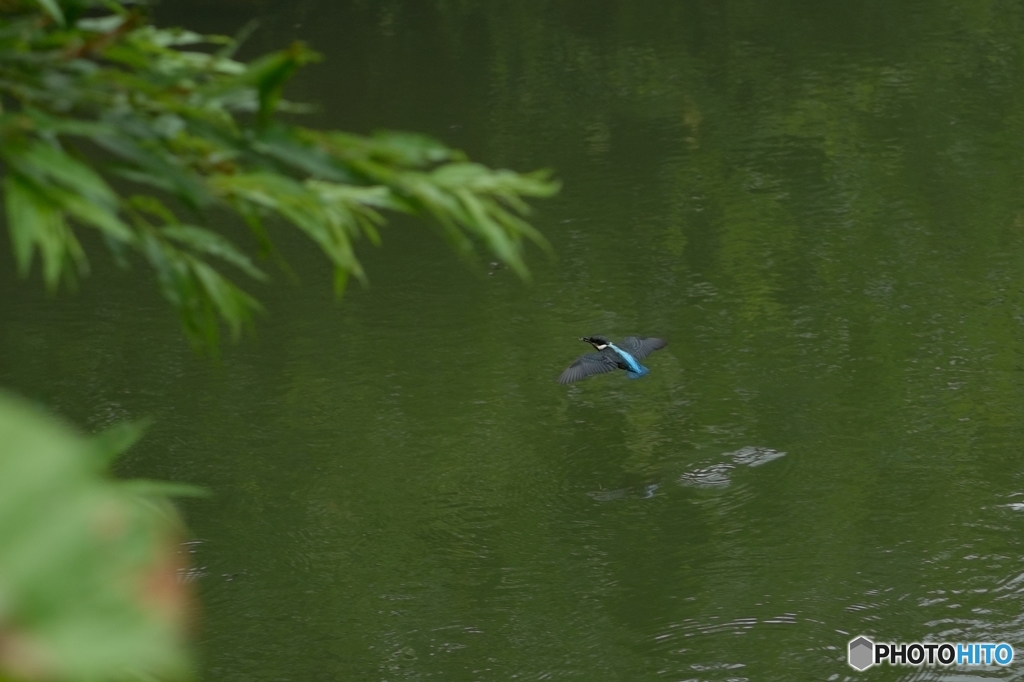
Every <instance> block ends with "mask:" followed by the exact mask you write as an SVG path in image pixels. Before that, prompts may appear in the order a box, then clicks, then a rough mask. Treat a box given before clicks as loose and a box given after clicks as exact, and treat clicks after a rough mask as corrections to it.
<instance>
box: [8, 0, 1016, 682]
mask: <svg viewBox="0 0 1024 682" xmlns="http://www.w3.org/2000/svg"><path fill="white" fill-rule="evenodd" d="M158 17H159V19H160V20H161V21H162V22H166V23H177V24H185V25H188V26H190V27H192V28H196V29H199V30H205V31H220V32H234V31H236V30H237V29H238V28H239V27H240V26H241V25H243V24H244V23H245V22H246V21H248V20H249V19H251V18H253V17H258V18H260V19H261V22H262V23H261V28H260V29H259V30H258V31H257V33H256V34H255V36H254V37H253V39H252V42H251V43H250V46H249V48H248V49H249V52H250V53H251V54H256V53H257V51H261V50H266V49H270V48H272V47H276V46H283V45H286V44H288V43H289V42H291V41H292V40H294V39H302V40H306V41H308V42H309V43H310V44H311V45H312V46H314V47H315V48H317V49H318V50H320V51H321V52H322V53H323V54H324V56H325V59H324V61H323V62H322V63H320V64H318V65H315V66H313V67H311V68H309V69H308V70H307V71H305V72H304V73H302V74H301V75H300V76H299V77H298V78H297V80H296V82H295V86H294V88H293V89H292V90H291V91H290V96H291V98H292V99H296V100H304V101H311V102H316V103H317V104H318V105H319V106H320V111H319V112H318V113H316V114H313V115H311V116H309V117H307V122H308V123H309V124H312V125H318V126H330V127H335V128H342V129H347V130H353V131H357V132H369V131H371V130H373V129H375V128H398V129H410V130H418V131H423V132H427V133H430V134H432V135H435V136H437V137H439V138H441V139H443V140H445V141H447V142H449V143H451V144H453V145H455V146H457V147H460V148H462V149H465V150H466V151H467V152H468V153H469V154H470V155H471V156H472V157H474V158H475V159H478V160H480V161H482V162H485V163H487V164H489V165H493V166H501V167H510V168H515V169H518V170H531V169H534V168H538V167H549V168H552V169H554V170H555V171H556V173H557V175H558V177H559V178H560V179H561V180H562V181H563V182H564V189H563V191H562V193H561V194H560V195H559V196H558V197H556V198H555V199H553V200H549V201H544V202H538V203H537V204H536V208H537V211H536V213H535V216H534V220H535V224H536V225H537V226H538V227H539V228H540V229H541V230H542V231H543V232H544V234H545V235H546V236H547V237H548V238H549V239H550V240H551V242H552V244H553V246H554V250H555V252H556V254H557V258H556V259H555V260H550V259H548V258H547V257H546V256H544V255H543V254H542V253H540V252H539V251H534V252H531V254H530V257H529V262H530V264H531V266H532V269H533V274H534V280H533V282H532V283H530V284H524V283H523V282H521V281H519V280H518V279H517V278H516V277H515V276H514V275H513V274H512V273H511V272H509V271H508V270H505V269H502V268H492V267H490V266H489V265H488V264H487V263H486V261H485V262H484V263H483V265H482V266H481V267H480V268H478V270H476V271H474V270H472V269H469V268H467V267H464V266H463V265H461V264H460V263H459V262H458V261H457V259H456V258H455V257H454V256H453V255H452V253H451V252H450V251H449V249H448V248H447V247H446V246H445V245H444V243H443V242H442V240H441V239H439V238H438V237H437V236H436V235H435V234H433V233H432V232H431V231H430V230H429V229H426V228H424V227H423V226H421V225H418V224H416V223H413V222H410V221H398V222H396V223H395V224H394V225H393V226H392V227H391V228H389V229H387V230H386V232H385V234H384V240H385V244H384V247H383V248H381V249H374V248H372V247H370V246H369V245H365V246H364V247H363V248H362V249H361V251H360V255H361V257H362V258H363V260H364V263H365V265H366V267H367V270H368V272H369V275H370V279H371V284H370V286H369V288H366V289H361V288H359V287H357V286H356V287H352V288H350V290H349V292H348V293H347V294H346V297H345V299H344V300H343V301H342V302H341V303H336V302H335V301H334V300H333V297H332V294H331V287H330V281H329V271H328V268H327V266H326V264H325V262H324V259H323V258H322V257H320V256H318V254H317V253H316V251H315V249H313V248H312V247H310V246H309V245H307V244H304V243H302V242H301V241H300V240H297V239H296V240H294V241H288V239H287V238H286V239H285V243H284V247H283V248H284V251H285V254H286V256H287V257H288V258H289V259H290V260H291V261H292V263H293V264H294V265H295V268H296V270H297V272H298V275H299V279H298V282H291V281H289V279H288V278H287V277H286V276H278V277H276V278H275V279H276V281H275V283H274V284H272V285H270V286H256V287H249V290H250V291H252V292H253V293H255V294H257V295H258V296H259V297H261V299H262V300H263V301H264V302H265V303H266V304H267V307H268V315H267V316H266V318H265V319H263V320H262V321H261V322H260V323H259V327H258V334H257V336H256V337H255V338H249V339H246V340H244V341H242V342H241V343H240V344H238V345H235V346H229V347H227V348H225V350H224V353H223V358H222V359H221V361H220V362H219V363H214V362H210V361H209V360H206V359H203V358H199V357H196V356H194V355H193V354H192V353H191V351H190V349H189V348H188V346H187V344H186V342H185V340H184V338H183V337H182V335H181V334H180V332H179V330H178V328H177V327H176V321H175V320H174V318H173V314H172V313H171V311H170V310H169V309H168V307H167V306H166V305H165V304H164V303H163V302H162V301H161V300H160V299H159V297H158V296H157V294H156V293H155V291H154V290H153V289H154V287H152V286H151V285H150V284H149V283H148V281H146V280H145V279H144V274H145V273H144V271H143V270H138V271H136V272H135V273H123V272H120V271H117V270H116V269H114V268H112V267H111V266H110V265H109V263H108V262H107V261H108V259H107V258H106V257H105V256H104V255H103V254H102V251H101V250H99V249H93V253H94V254H95V256H94V258H93V261H94V264H95V270H96V272H95V273H94V275H93V276H92V277H91V278H90V279H88V280H86V282H85V283H84V285H83V286H82V287H81V290H80V291H79V293H77V294H76V295H64V296H60V297H58V298H52V297H48V296H46V295H44V294H43V293H41V291H40V290H41V288H42V287H41V285H40V283H39V282H38V280H37V279H33V280H31V281H29V282H18V281H16V280H15V279H14V277H13V275H12V273H11V270H12V264H11V259H10V254H9V250H8V247H7V246H6V245H4V246H3V247H0V248H2V249H3V253H2V254H0V256H2V260H0V284H2V286H3V290H4V291H5V292H6V294H4V295H3V296H2V297H0V320H2V322H0V382H2V383H3V384H4V385H6V386H9V387H12V388H14V389H16V390H18V391H19V392H21V393H22V394H25V395H28V396H31V397H33V398H36V399H39V400H42V401H44V402H46V403H47V404H49V405H51V406H53V407H54V408H55V409H56V410H58V411H59V412H61V413H62V414H64V415H66V416H68V417H69V418H71V419H73V420H74V421H76V422H77V423H79V424H81V425H82V426H83V427H84V428H87V429H89V430H96V429H100V428H102V427H104V426H106V425H108V424H111V423H113V422H115V421H118V420H120V419H124V418H139V417H146V416H149V417H152V418H153V419H154V420H155V425H154V426H153V428H152V429H151V430H150V433H149V435H148V436H147V438H146V439H145V440H144V441H143V442H142V443H141V444H140V445H139V446H137V447H136V448H135V449H134V450H133V451H132V453H131V455H130V456H129V457H128V458H127V459H126V460H125V462H124V463H123V464H122V465H121V470H120V473H122V474H124V475H128V476H146V477H154V478H163V479H169V480H175V481H187V482H191V483H197V484H200V485H203V486H205V487H207V488H208V489H209V490H211V491H212V492H213V495H212V497H210V498H209V499H204V500H195V501H186V502H184V503H183V504H182V506H183V509H184V511H185V513H186V515H187V518H188V522H189V525H190V528H191V533H192V541H191V542H190V543H189V544H188V545H186V547H187V551H189V552H190V553H191V558H192V561H193V566H194V568H193V570H192V571H191V572H190V573H189V575H188V578H189V579H190V580H191V581H192V582H193V583H194V584H195V586H196V588H197V590H198V592H199V594H200V597H201V601H202V605H203V606H202V617H201V626H200V628H199V630H198V632H197V640H198V656H197V658H198V666H199V668H200V670H201V677H202V679H206V680H218V681H221V682H228V681H235V680H237V681H239V682H241V681H246V682H251V681H254V680H268V681H269V680H296V681H299V680H301V681H304V682H307V681H312V680H381V681H384V680H386V681H388V682H394V681H396V680H428V679H437V680H467V681H468V680H496V681H499V680H500V681H506V680H623V681H630V682H634V681H639V680H674V681H675V680H709V681H710V680H713V681H725V680H753V681H757V680H812V679H814V680H840V679H858V680H859V679H864V680H874V679H878V680H881V679H901V680H910V679H914V680H966V679H982V678H984V679H992V678H999V679H1022V678H1024V672H1021V671H1022V670H1024V669H1022V668H1020V667H1019V666H1018V667H1015V668H1011V669H1008V670H1005V669H994V668H959V669H956V668H951V669H942V668H937V667H932V668H926V669H923V670H920V671H918V670H915V669H912V668H898V669H897V668H887V667H883V668H881V669H879V668H873V669H871V670H868V671H866V672H864V673H856V672H854V671H853V670H852V669H851V668H849V667H848V666H847V664H846V646H847V642H848V641H849V640H850V639H852V638H853V637H855V636H857V635H861V634H863V635H868V636H871V637H873V638H875V639H876V640H878V641H902V642H912V641H921V640H931V641H943V640H950V641H1008V642H1010V643H1011V644H1014V645H1015V646H1017V647H1018V651H1021V650H1020V647H1021V646H1024V410H1022V399H1024V41H1022V39H1021V35H1022V31H1024V6H1022V5H1021V3H1019V2H1008V1H1000V0H995V1H991V0H986V1H980V0H977V1H975V0H957V1H955V2H954V1H953V0H920V1H918V0H907V1H904V2H900V3H893V2H884V1H882V0H867V1H865V2H857V3H838V2H824V3H823V2H813V1H811V0H793V1H792V2H785V3H763V2H757V1H755V0H735V1H733V0H730V1H728V2H722V1H721V0H706V1H694V0H685V1H680V2H669V1H661V2H654V1H652V0H641V1H637V0H587V1H586V2H584V1H582V0H576V1H570V0H564V1H556V0H549V1H546V2H525V1H517V2H513V1H511V0H508V1H505V0H502V1H497V0H496V1H494V2H482V1H477V0H434V1H433V2H417V1H414V0H387V1H384V2H368V1H365V0H364V1H361V2H355V1H353V2H328V1H326V0H322V1H317V0H301V1H300V0H287V1H286V0H276V1H271V0H266V1H263V2H243V1H241V0H234V1H228V0H219V1H218V2H209V1H204V2H198V1H196V2H186V1H184V0H166V2H164V4H163V5H161V7H160V8H159V10H158ZM590 334H605V335H608V336H610V337H612V338H621V337H622V336H626V335H630V334H639V335H646V336H661V337H664V338H665V339H668V341H669V345H668V347H667V348H665V349H664V350H662V351H659V352H657V353H655V354H653V355H652V356H650V357H649V358H648V359H647V360H646V361H645V364H646V365H647V366H648V367H649V368H650V370H651V372H650V374H649V375H648V376H646V377H644V378H643V379H642V380H638V381H629V380H627V379H626V377H625V376H624V374H623V373H621V372H618V373H616V374H614V375H604V376H599V377H594V378H591V379H589V380H587V381H585V382H582V383H579V384H573V385H570V386H561V385H558V384H557V383H556V382H555V379H556V378H557V377H558V375H559V373H560V372H561V371H562V370H563V369H564V368H565V366H567V365H568V364H569V363H570V362H571V361H572V360H573V359H574V358H575V357H576V356H577V355H579V354H580V353H582V352H584V351H586V350H587V347H586V346H585V345H584V344H582V343H580V342H579V341H578V340H577V337H579V336H584V335H590ZM1021 655H1024V653H1022V654H1021Z"/></svg>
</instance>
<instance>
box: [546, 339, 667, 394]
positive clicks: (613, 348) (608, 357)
mask: <svg viewBox="0 0 1024 682" xmlns="http://www.w3.org/2000/svg"><path fill="white" fill-rule="evenodd" d="M580 341H586V342H587V343H589V344H590V345H591V346H593V347H594V349H595V350H597V352H596V353H586V354H584V355H581V356H579V357H578V358H576V362H574V363H572V364H571V365H569V367H568V368H567V369H566V370H565V371H564V372H562V376H560V377H558V383H560V384H571V383H572V382H574V381H579V380H580V379H586V378H587V377H589V376H591V375H593V374H604V373H605V372H614V371H615V370H617V369H624V370H626V376H628V377H629V378H630V379H639V378H640V377H642V376H643V375H645V374H647V373H648V372H650V371H651V370H649V369H647V368H646V367H644V366H643V365H641V364H640V360H643V359H644V358H646V357H647V356H648V355H650V354H651V353H653V352H654V351H656V350H661V349H662V348H664V347H665V346H667V345H668V341H666V340H665V339H656V338H654V337H650V336H647V337H644V336H627V337H626V338H624V339H622V341H619V343H618V345H616V344H614V343H612V342H611V341H609V340H608V339H606V338H604V337H603V336H581V337H580Z"/></svg>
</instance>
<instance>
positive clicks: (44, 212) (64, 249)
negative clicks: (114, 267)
mask: <svg viewBox="0 0 1024 682" xmlns="http://www.w3.org/2000/svg"><path fill="white" fill-rule="evenodd" d="M4 202H5V203H6V207H7V229H8V230H9V231H10V233H11V242H12V244H13V246H14V255H15V259H16V260H17V263H18V270H19V271H20V272H21V273H22V274H23V275H24V274H27V273H28V271H29V268H30V267H31V265H32V254H33V253H34V252H35V250H36V249H37V248H38V250H39V253H40V255H41V257H42V261H43V263H42V264H43V281H45V282H46V286H47V288H49V289H50V290H54V289H56V288H57V285H59V284H60V280H61V278H62V277H73V276H74V275H75V274H81V273H83V272H84V271H85V269H86V268H87V263H86V259H85V252H84V251H83V250H82V247H81V245H80V244H79V243H78V240H77V239H76V238H75V236H74V234H73V233H72V232H71V231H70V230H69V229H68V225H67V221H65V219H64V213H63V211H61V209H60V207H59V206H56V205H54V204H53V203H52V202H51V201H49V200H48V199H47V198H46V197H45V196H43V195H42V194H41V193H40V192H39V191H38V190H36V189H35V188H34V187H33V186H32V184H31V183H30V182H29V181H28V180H26V179H25V178H22V177H21V176H19V175H17V174H15V173H8V174H7V176H6V177H5V178H4Z"/></svg>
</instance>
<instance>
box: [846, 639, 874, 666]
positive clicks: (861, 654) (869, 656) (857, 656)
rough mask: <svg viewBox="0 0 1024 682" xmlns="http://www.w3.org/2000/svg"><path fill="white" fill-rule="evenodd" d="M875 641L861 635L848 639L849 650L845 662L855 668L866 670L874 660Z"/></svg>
mask: <svg viewBox="0 0 1024 682" xmlns="http://www.w3.org/2000/svg"><path fill="white" fill-rule="evenodd" d="M874 652H875V643H874V642H872V641H871V640H870V639H868V638H867V637H864V636H863V635H861V636H860V637H858V638H857V639H852V640H850V650H849V653H848V654H847V658H846V662H847V663H849V664H850V667H851V668H854V669H856V670H866V669H868V668H870V667H871V666H873V665H874V664H875V661H874Z"/></svg>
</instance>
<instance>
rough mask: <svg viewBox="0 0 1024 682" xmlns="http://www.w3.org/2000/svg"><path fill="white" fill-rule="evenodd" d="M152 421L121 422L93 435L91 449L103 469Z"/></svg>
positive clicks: (135, 440) (138, 436) (128, 446)
mask: <svg viewBox="0 0 1024 682" xmlns="http://www.w3.org/2000/svg"><path fill="white" fill-rule="evenodd" d="M151 424H152V422H151V421H150V420H148V419H144V420H141V421H135V422H121V423H119V424H115V425H114V426H111V427H110V428H109V429H107V430H106V431H104V432H102V433H100V434H97V435H96V436H93V438H92V447H91V451H92V453H93V456H94V457H95V458H96V461H97V463H98V465H99V468H100V469H101V470H103V471H106V469H107V468H108V467H109V466H110V464H111V463H113V462H114V460H116V459H117V458H118V457H120V456H121V455H123V454H124V453H125V452H127V451H128V449H129V448H131V447H132V446H133V445H135V444H136V443H137V442H139V440H140V439H141V438H142V437H143V436H144V435H145V434H146V430H147V429H148V428H149V427H150V425H151Z"/></svg>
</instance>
